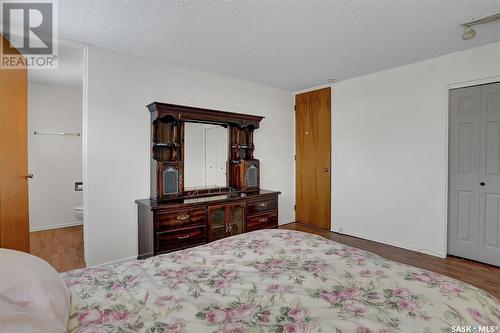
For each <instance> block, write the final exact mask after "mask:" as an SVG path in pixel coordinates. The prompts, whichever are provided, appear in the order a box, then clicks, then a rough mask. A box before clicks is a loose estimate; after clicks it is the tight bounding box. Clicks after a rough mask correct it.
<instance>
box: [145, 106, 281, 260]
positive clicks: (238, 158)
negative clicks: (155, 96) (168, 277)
mask: <svg viewBox="0 0 500 333" xmlns="http://www.w3.org/2000/svg"><path fill="white" fill-rule="evenodd" d="M147 108H148V110H149V112H150V117H151V118H150V119H151V145H150V165H151V196H150V199H146V200H136V203H137V204H138V214H139V221H138V236H139V240H138V243H139V249H138V250H139V251H138V252H139V255H138V258H139V259H144V258H147V257H150V256H154V255H157V254H160V253H166V252H170V251H176V250H180V249H185V248H188V247H192V246H196V245H200V244H205V243H208V242H211V241H214V240H218V239H222V238H224V237H228V236H231V235H236V234H241V233H243V232H248V231H254V230H258V229H265V228H275V227H277V226H278V195H279V194H280V192H278V191H266V190H261V189H260V161H259V160H258V159H256V158H255V157H254V150H255V145H254V131H255V130H256V129H258V128H259V127H260V122H261V121H262V120H263V119H264V117H261V116H256V115H249V114H241V113H233V112H225V111H218V110H209V109H202V108H197V107H191V106H184V105H175V104H167V103H158V102H154V103H151V104H149V105H148V106H147Z"/></svg>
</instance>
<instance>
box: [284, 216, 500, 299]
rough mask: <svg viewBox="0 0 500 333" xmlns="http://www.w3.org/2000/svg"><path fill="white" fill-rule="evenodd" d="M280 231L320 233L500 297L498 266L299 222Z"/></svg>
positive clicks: (499, 271)
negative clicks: (322, 228) (408, 247)
mask: <svg viewBox="0 0 500 333" xmlns="http://www.w3.org/2000/svg"><path fill="white" fill-rule="evenodd" d="M280 228H283V229H292V230H299V231H305V232H309V233H313V234H317V235H320V236H323V237H325V238H328V239H331V240H333V241H335V242H338V243H342V244H346V245H349V246H353V247H357V248H359V249H363V250H367V251H370V252H373V253H376V254H378V255H380V256H382V257H384V258H387V259H390V260H393V261H397V262H400V263H404V264H408V265H412V266H415V267H420V268H424V269H427V270H429V271H433V272H436V273H439V274H443V275H446V276H449V277H452V278H455V279H457V280H461V281H464V282H466V283H469V284H471V285H473V286H476V287H478V288H481V289H483V290H486V291H487V292H489V293H490V294H492V295H494V296H496V297H498V298H500V268H499V267H496V266H491V265H487V264H482V263H479V262H476V261H472V260H467V259H461V258H455V257H448V258H438V257H434V256H430V255H427V254H423V253H419V252H415V251H410V250H405V249H402V248H399V247H395V246H390V245H385V244H381V243H377V242H372V241H369V240H365V239H361V238H356V237H352V236H347V235H341V234H337V233H334V232H331V231H326V230H321V229H318V228H316V227H312V226H307V225H304V224H300V223H289V224H285V225H282V226H280Z"/></svg>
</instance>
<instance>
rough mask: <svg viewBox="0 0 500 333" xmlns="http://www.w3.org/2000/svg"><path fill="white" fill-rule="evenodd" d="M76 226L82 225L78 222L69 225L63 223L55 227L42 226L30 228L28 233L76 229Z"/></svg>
mask: <svg viewBox="0 0 500 333" xmlns="http://www.w3.org/2000/svg"><path fill="white" fill-rule="evenodd" d="M77 225H83V222H81V221H78V222H71V223H64V224H57V225H47V226H43V227H35V228H30V232H34V231H43V230H51V229H59V228H67V227H76V226H77Z"/></svg>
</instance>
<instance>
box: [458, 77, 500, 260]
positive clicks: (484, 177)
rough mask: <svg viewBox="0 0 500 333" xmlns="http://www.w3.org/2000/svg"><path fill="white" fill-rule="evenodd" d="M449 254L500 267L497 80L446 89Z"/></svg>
mask: <svg viewBox="0 0 500 333" xmlns="http://www.w3.org/2000/svg"><path fill="white" fill-rule="evenodd" d="M448 253H449V254H452V255H456V256H460V257H464V258H468V259H473V260H478V261H482V262H486V263H489V264H493V265H497V266H500V83H495V84H488V85H483V86H475V87H467V88H461V89H455V90H452V91H451V92H450V162H449V225H448Z"/></svg>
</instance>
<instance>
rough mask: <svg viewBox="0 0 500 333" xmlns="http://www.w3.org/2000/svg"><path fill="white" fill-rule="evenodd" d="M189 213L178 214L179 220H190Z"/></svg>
mask: <svg viewBox="0 0 500 333" xmlns="http://www.w3.org/2000/svg"><path fill="white" fill-rule="evenodd" d="M189 217H190V216H189V214H182V215H179V216H177V219H178V220H181V221H186V220H189Z"/></svg>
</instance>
